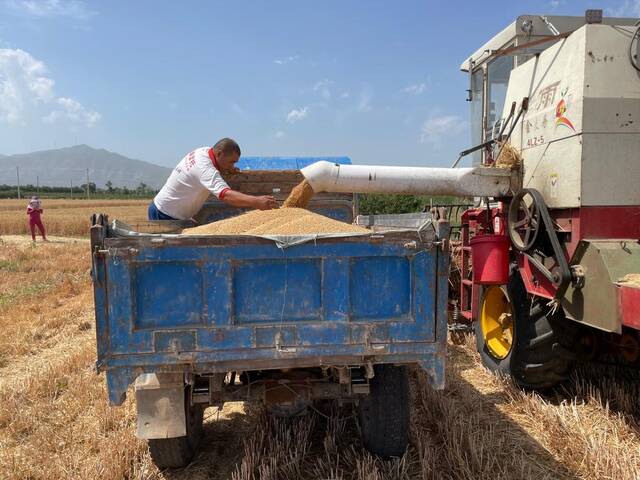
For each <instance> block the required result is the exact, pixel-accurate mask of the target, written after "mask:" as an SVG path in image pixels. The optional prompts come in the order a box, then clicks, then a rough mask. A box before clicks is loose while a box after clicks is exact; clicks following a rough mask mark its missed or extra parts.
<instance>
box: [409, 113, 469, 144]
mask: <svg viewBox="0 0 640 480" xmlns="http://www.w3.org/2000/svg"><path fill="white" fill-rule="evenodd" d="M466 127H467V122H466V121H465V120H462V119H461V118H460V117H458V116H457V115H442V116H435V115H434V116H431V117H430V118H429V119H427V120H426V121H425V122H424V123H423V124H422V129H421V132H420V143H429V144H431V145H434V146H440V145H441V144H442V142H443V140H444V139H445V138H447V137H450V136H453V135H457V134H459V133H461V132H462V131H464V129H465V128H466Z"/></svg>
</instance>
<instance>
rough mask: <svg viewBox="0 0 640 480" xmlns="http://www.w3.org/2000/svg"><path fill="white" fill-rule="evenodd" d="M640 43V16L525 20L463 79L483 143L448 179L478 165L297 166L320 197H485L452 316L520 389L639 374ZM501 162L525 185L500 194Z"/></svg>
mask: <svg viewBox="0 0 640 480" xmlns="http://www.w3.org/2000/svg"><path fill="white" fill-rule="evenodd" d="M639 40H640V21H639V20H638V19H626V18H603V17H602V11H599V10H589V11H587V12H586V15H585V17H544V16H535V15H525V16H521V17H518V18H517V19H516V21H515V22H513V23H512V24H511V25H509V26H508V27H507V28H506V29H504V30H503V31H502V32H500V33H499V34H498V35H496V36H495V37H494V38H492V39H491V40H490V41H489V42H487V43H486V44H485V45H484V46H482V47H481V48H480V49H479V50H478V51H476V52H475V53H474V54H473V55H472V56H471V57H470V58H469V59H468V60H466V61H465V62H464V63H463V64H462V67H461V68H462V70H463V71H465V72H467V73H468V74H469V80H470V86H469V90H468V101H469V102H470V105H471V119H472V121H471V128H472V138H473V140H474V141H475V142H474V143H476V144H477V146H476V147H474V148H471V149H469V150H466V151H464V152H462V153H461V155H460V158H458V161H456V162H455V164H454V167H455V166H456V165H457V164H458V163H459V161H460V159H461V158H462V157H464V156H466V155H473V164H475V165H479V166H480V167H478V168H475V169H456V170H454V171H450V170H449V171H447V170H442V169H411V168H403V167H366V166H338V165H333V166H330V165H323V166H322V167H320V166H311V167H309V168H306V169H303V174H304V175H305V177H306V178H307V179H308V181H309V182H310V183H311V184H312V185H313V186H314V188H316V186H317V188H318V189H319V190H323V191H331V192H339V191H356V192H378V193H385V192H393V193H419V194H441V195H457V196H474V197H481V198H480V199H479V201H478V202H477V205H478V206H477V208H472V209H469V210H467V211H466V212H465V213H464V214H463V216H462V229H461V241H462V247H461V249H460V251H461V256H460V258H458V259H456V260H458V261H457V262H456V263H458V264H459V265H460V269H459V274H460V276H461V278H460V279H459V282H454V283H459V284H460V292H459V295H457V293H458V292H453V293H454V295H452V296H453V297H458V298H457V301H456V302H455V303H454V304H453V305H452V310H453V312H452V313H453V315H452V317H453V318H454V322H461V321H466V322H468V323H471V322H473V325H474V327H475V332H476V337H477V346H478V351H479V352H480V355H481V358H482V361H483V363H484V365H485V366H486V367H487V368H489V369H490V370H493V371H497V372H501V373H503V374H506V375H509V376H510V377H511V378H512V379H513V380H514V382H515V383H516V384H518V385H520V386H522V387H526V388H538V389H544V388H549V387H552V386H554V385H556V384H557V383H558V382H560V381H562V380H565V379H566V378H567V376H568V375H569V373H570V372H571V370H572V368H573V367H574V366H575V365H576V360H578V361H580V360H582V359H594V358H600V359H602V358H605V359H606V360H607V361H609V362H614V363H616V364H621V365H625V366H626V367H631V368H632V369H635V370H637V369H638V368H639V367H640V362H639V360H640V335H639V333H640V332H639V330H640V282H638V280H639V279H640V275H635V274H638V273H640V245H639V239H640V182H639V181H638V179H640V47H639V44H640V41H639ZM506 152H510V153H512V157H516V159H517V162H516V163H515V164H514V162H510V163H508V165H507V166H510V167H512V169H511V170H510V171H511V172H512V173H513V174H514V175H516V176H517V182H516V183H517V184H518V186H517V187H516V188H515V189H514V188H513V186H514V179H513V177H511V178H510V182H511V183H510V187H511V189H510V190H508V189H506V188H505V189H503V190H502V191H498V192H497V191H496V190H497V189H498V190H499V188H496V187H499V186H500V185H503V186H504V187H506V186H507V183H504V184H501V183H500V182H502V181H506V180H507V177H503V178H502V179H499V178H498V177H495V176H494V175H495V174H494V173H493V172H495V170H496V169H495V168H492V167H495V166H496V164H499V163H500V162H501V161H502V159H503V158H505V155H504V154H505V153H506ZM461 170H462V171H461ZM486 179H492V180H495V184H493V185H487V183H486ZM352 187H355V190H351V188H352Z"/></svg>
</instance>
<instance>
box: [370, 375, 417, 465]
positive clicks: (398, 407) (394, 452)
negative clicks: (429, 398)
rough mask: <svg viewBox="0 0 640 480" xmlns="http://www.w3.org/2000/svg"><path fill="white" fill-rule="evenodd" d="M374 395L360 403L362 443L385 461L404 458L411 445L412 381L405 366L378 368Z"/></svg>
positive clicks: (371, 386)
mask: <svg viewBox="0 0 640 480" xmlns="http://www.w3.org/2000/svg"><path fill="white" fill-rule="evenodd" d="M369 385H370V393H369V396H368V397H367V398H366V399H363V400H361V401H360V403H359V406H358V414H359V418H360V431H361V434H362V443H363V444H364V446H365V448H366V449H367V450H369V451H370V452H371V453H373V454H374V455H378V456H379V457H381V458H383V459H385V460H386V459H390V458H393V457H402V455H404V452H405V451H406V450H407V445H408V444H409V381H408V377H407V369H406V367H404V366H397V367H396V366H394V365H375V366H374V377H373V378H372V379H371V381H370V383H369Z"/></svg>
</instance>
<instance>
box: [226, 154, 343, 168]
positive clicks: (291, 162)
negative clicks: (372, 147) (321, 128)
mask: <svg viewBox="0 0 640 480" xmlns="http://www.w3.org/2000/svg"><path fill="white" fill-rule="evenodd" d="M322 160H326V161H328V162H333V163H339V164H340V165H351V159H350V158H349V157H241V158H240V160H239V161H238V163H237V164H236V166H237V167H238V168H239V169H240V170H300V169H301V168H304V167H306V166H309V165H311V164H312V163H315V162H320V161H322Z"/></svg>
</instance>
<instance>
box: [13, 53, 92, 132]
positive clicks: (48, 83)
mask: <svg viewBox="0 0 640 480" xmlns="http://www.w3.org/2000/svg"><path fill="white" fill-rule="evenodd" d="M47 74H48V72H47V68H46V66H45V64H44V63H43V62H41V61H39V60H37V59H35V58H34V57H33V56H31V54H30V53H28V52H25V51H24V50H20V49H10V48H3V49H0V122H5V123H8V124H11V125H24V124H26V122H27V119H28V118H30V117H33V116H34V115H35V116H41V115H42V114H41V113H40V112H41V111H42V110H43V109H49V108H50V107H51V106H52V105H53V106H54V108H56V110H54V111H50V113H48V114H47V115H45V116H44V117H43V120H45V121H47V122H49V123H51V122H55V121H57V120H58V119H67V120H70V121H72V122H75V123H82V124H85V125H87V126H93V125H94V124H95V123H96V122H98V121H99V120H100V114H99V113H98V112H94V111H91V110H87V109H86V108H85V107H84V106H83V105H82V104H81V103H80V102H78V101H77V100H74V99H73V98H70V97H57V96H56V95H55V93H54V86H55V81H54V80H53V79H52V78H50V77H48V76H47Z"/></svg>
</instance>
